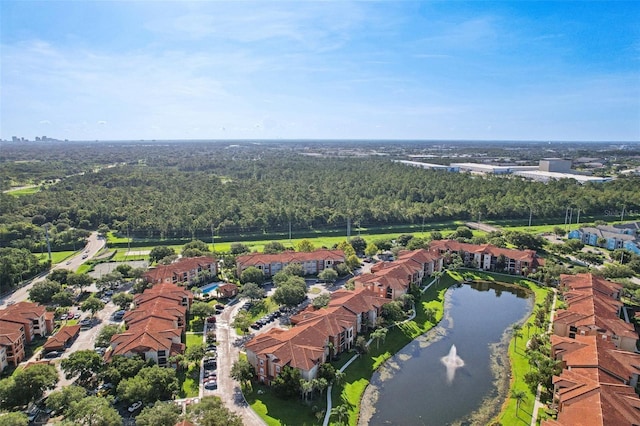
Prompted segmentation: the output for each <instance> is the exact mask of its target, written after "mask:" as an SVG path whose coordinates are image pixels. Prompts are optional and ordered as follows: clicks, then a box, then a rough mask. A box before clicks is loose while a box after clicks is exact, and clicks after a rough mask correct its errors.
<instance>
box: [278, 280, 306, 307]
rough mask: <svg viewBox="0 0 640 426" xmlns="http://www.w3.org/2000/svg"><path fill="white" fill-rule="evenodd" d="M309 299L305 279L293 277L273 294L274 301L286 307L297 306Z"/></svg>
mask: <svg viewBox="0 0 640 426" xmlns="http://www.w3.org/2000/svg"><path fill="white" fill-rule="evenodd" d="M305 297H307V285H306V283H305V281H304V279H303V278H300V277H297V276H291V277H289V279H288V280H287V281H285V282H284V283H282V284H281V285H280V286H279V287H278V288H276V291H275V292H274V293H273V296H272V298H273V301H274V302H276V303H278V304H280V305H286V306H295V305H297V304H299V303H300V302H302V301H303V300H304V299H305Z"/></svg>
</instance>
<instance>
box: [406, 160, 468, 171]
mask: <svg viewBox="0 0 640 426" xmlns="http://www.w3.org/2000/svg"><path fill="white" fill-rule="evenodd" d="M396 162H398V163H402V164H406V165H407V166H413V167H419V168H421V169H431V170H444V171H447V172H458V171H460V170H459V169H458V168H457V167H455V166H454V165H453V164H452V165H450V166H445V165H443V164H433V163H423V162H422V161H409V160H397V161H396Z"/></svg>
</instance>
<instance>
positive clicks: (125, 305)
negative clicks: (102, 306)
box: [111, 291, 133, 310]
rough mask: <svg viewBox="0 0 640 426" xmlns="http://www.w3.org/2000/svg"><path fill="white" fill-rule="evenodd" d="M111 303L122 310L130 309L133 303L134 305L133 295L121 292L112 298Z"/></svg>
mask: <svg viewBox="0 0 640 426" xmlns="http://www.w3.org/2000/svg"><path fill="white" fill-rule="evenodd" d="M111 301H112V302H113V303H114V304H115V305H117V306H118V307H119V308H120V309H125V310H126V309H129V307H131V303H133V294H130V293H126V292H124V291H121V292H119V293H116V294H114V295H113V297H112V298H111Z"/></svg>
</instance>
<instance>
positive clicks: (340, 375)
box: [333, 370, 347, 386]
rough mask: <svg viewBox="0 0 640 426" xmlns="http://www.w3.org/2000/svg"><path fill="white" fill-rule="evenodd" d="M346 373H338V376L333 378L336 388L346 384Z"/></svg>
mask: <svg viewBox="0 0 640 426" xmlns="http://www.w3.org/2000/svg"><path fill="white" fill-rule="evenodd" d="M346 376H347V375H346V373H345V372H344V371H340V370H338V371H336V375H335V376H334V378H333V384H335V385H336V386H340V385H341V384H343V383H344V380H345V378H346Z"/></svg>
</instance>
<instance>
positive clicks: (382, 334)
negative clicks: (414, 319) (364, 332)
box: [371, 328, 389, 349]
mask: <svg viewBox="0 0 640 426" xmlns="http://www.w3.org/2000/svg"><path fill="white" fill-rule="evenodd" d="M388 331H389V329H387V328H378V329H376V330H375V331H374V332H373V333H371V338H373V340H375V342H376V349H379V348H380V341H381V340H382V343H384V340H385V339H386V338H387V332H388Z"/></svg>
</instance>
